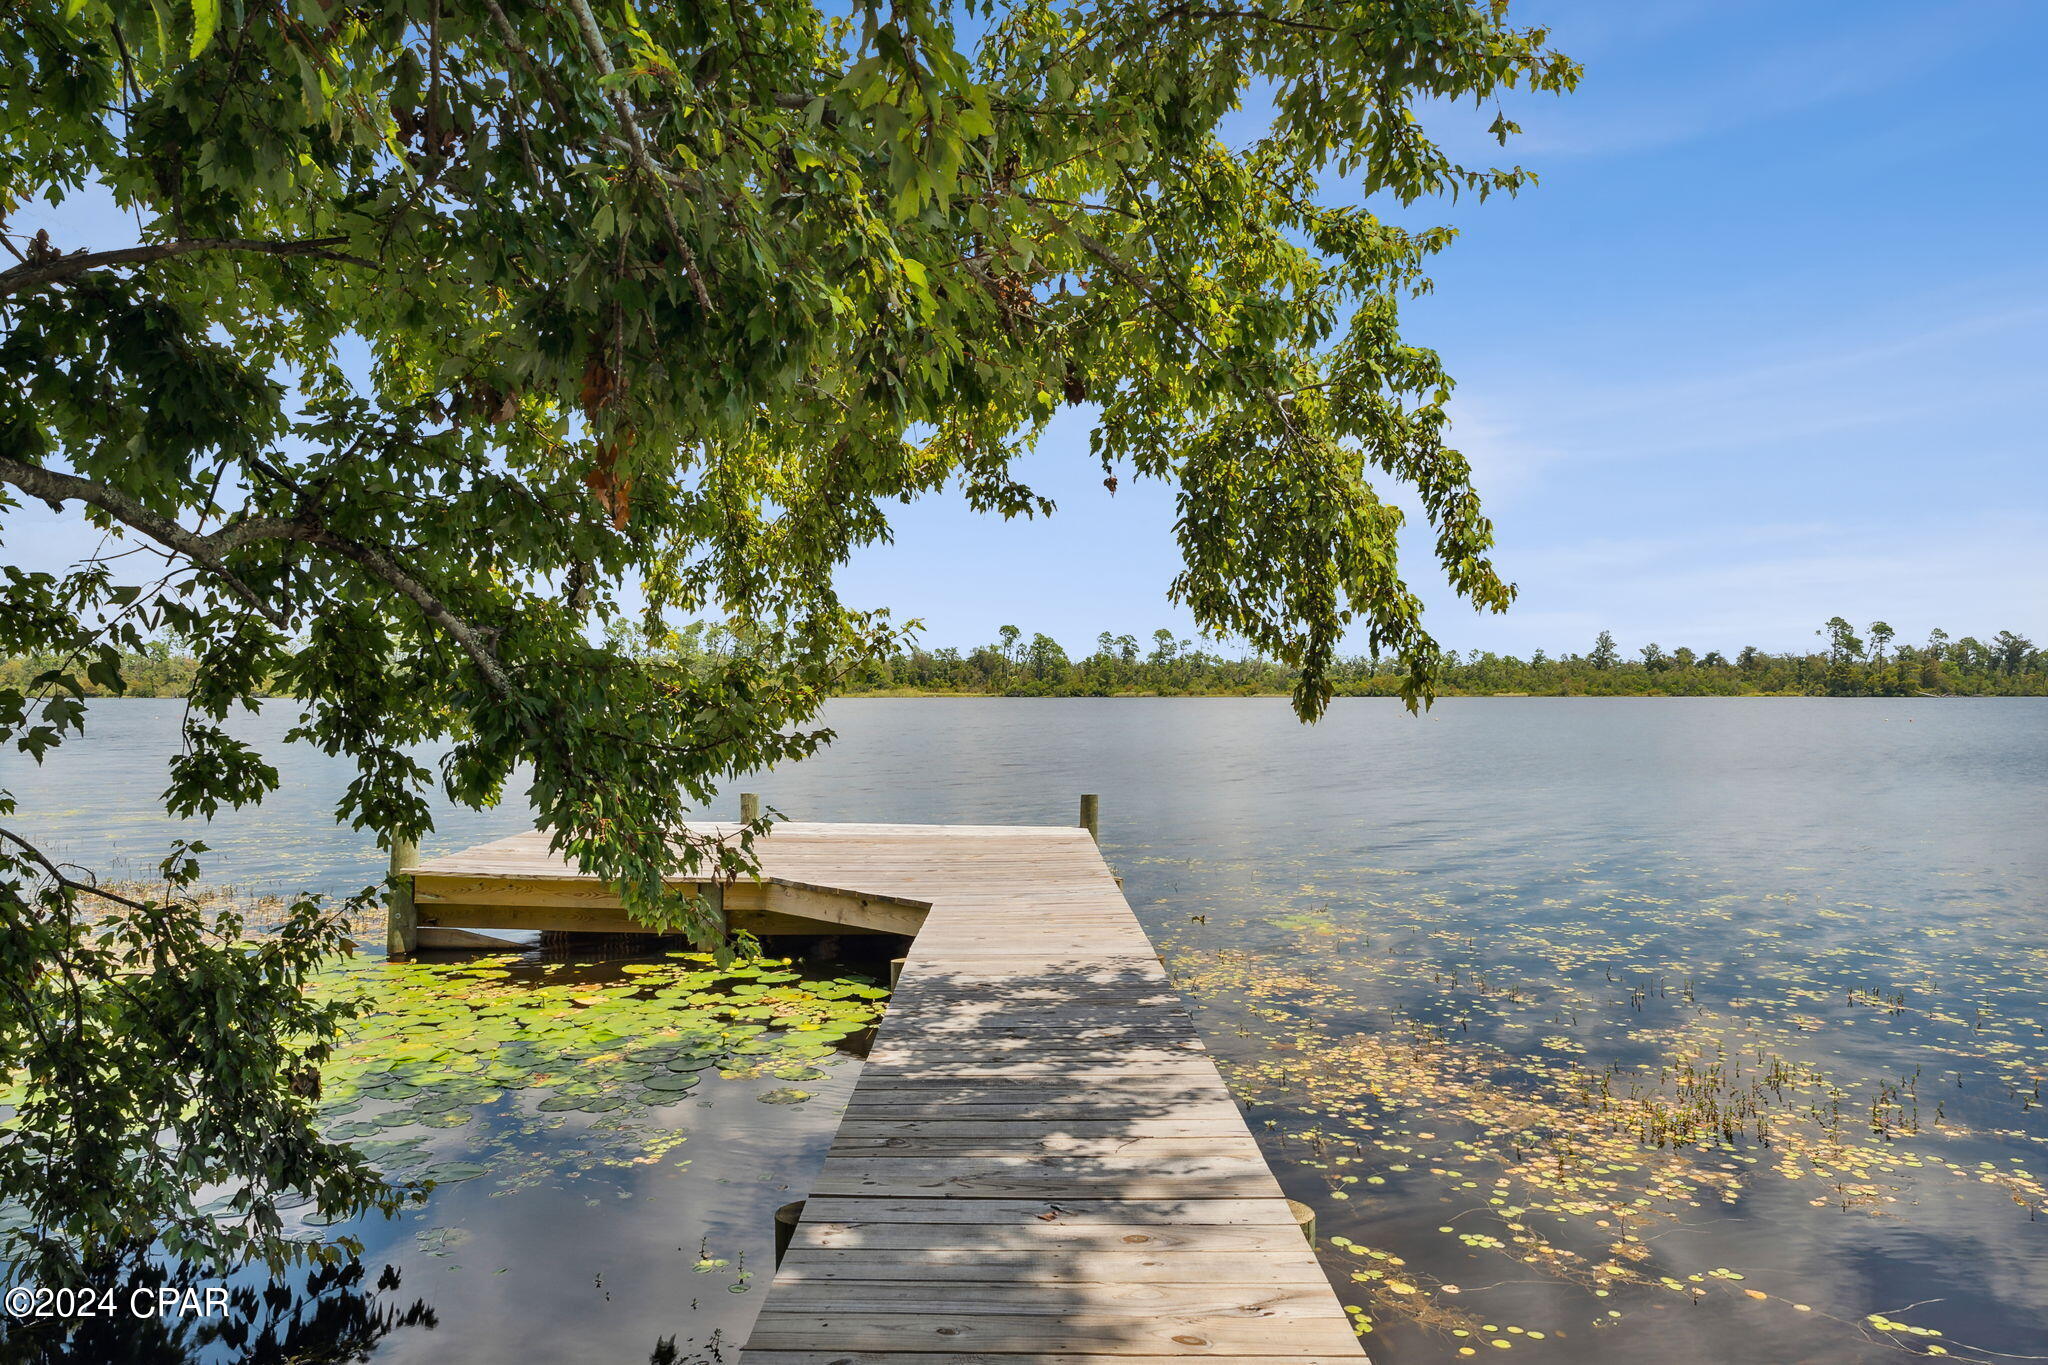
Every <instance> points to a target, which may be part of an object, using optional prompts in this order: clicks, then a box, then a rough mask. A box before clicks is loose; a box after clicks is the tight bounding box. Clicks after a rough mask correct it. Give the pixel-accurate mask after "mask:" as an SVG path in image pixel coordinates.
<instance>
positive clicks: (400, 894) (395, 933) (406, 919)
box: [384, 835, 420, 957]
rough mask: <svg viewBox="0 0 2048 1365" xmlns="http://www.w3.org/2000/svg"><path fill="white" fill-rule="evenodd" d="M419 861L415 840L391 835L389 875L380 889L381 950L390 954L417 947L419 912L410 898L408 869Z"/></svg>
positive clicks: (409, 952) (402, 954) (398, 954)
mask: <svg viewBox="0 0 2048 1365" xmlns="http://www.w3.org/2000/svg"><path fill="white" fill-rule="evenodd" d="M419 861H420V846H419V845H418V844H416V843H414V842H413V841H412V840H410V839H401V838H398V837H397V836H396V835H394V836H392V839H391V875H390V877H389V878H388V879H387V880H386V883H385V885H386V887H387V888H388V889H387V890H386V891H385V893H384V951H385V952H387V953H389V954H391V956H393V957H410V956H412V955H413V954H414V953H416V952H418V951H419V946H420V912H419V907H418V906H417V905H415V904H414V903H413V898H412V870H413V868H415V867H417V866H418V865H419Z"/></svg>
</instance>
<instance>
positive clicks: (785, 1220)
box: [775, 1199, 804, 1265]
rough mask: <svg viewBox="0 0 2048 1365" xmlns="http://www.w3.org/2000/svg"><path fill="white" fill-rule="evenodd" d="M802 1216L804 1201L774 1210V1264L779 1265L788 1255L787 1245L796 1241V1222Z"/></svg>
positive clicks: (797, 1201)
mask: <svg viewBox="0 0 2048 1365" xmlns="http://www.w3.org/2000/svg"><path fill="white" fill-rule="evenodd" d="M803 1216H804V1201H803V1200H801V1199H799V1200H796V1201H795V1202H793V1203H789V1204H784V1205H783V1206H782V1207H781V1208H779V1209H777V1210H775V1264H777V1265H781V1264H782V1258H783V1257H784V1256H786V1255H788V1254H789V1244H790V1243H791V1242H792V1241H794V1240H796V1225H797V1222H798V1221H799V1220H800V1219H802V1217H803Z"/></svg>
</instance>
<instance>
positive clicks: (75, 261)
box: [0, 237, 377, 299]
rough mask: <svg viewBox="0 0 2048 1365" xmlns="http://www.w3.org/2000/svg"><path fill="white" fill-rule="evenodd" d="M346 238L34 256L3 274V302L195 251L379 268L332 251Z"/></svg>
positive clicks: (211, 242)
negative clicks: (94, 273)
mask: <svg viewBox="0 0 2048 1365" xmlns="http://www.w3.org/2000/svg"><path fill="white" fill-rule="evenodd" d="M347 240H348V239H347V238H346V237H308V238H305V239H304V240H302V241H296V242H266V241H258V240H255V239H252V238H246V237H184V238H180V239H179V240H177V241H174V242H152V243H150V244H149V245H147V246H127V247H121V248H119V249H118V250H114V251H74V252H72V253H71V254H70V255H68V256H56V257H51V258H44V259H41V260H38V259H36V258H35V257H33V256H31V257H30V258H29V259H28V260H25V261H23V262H22V263H21V264H20V265H16V266H10V267H8V268H7V269H6V270H0V299H4V298H6V297H8V296H9V295H11V294H18V293H20V292H22V291H23V290H25V289H41V288H43V287H44V286H46V285H51V284H57V283H59V282H61V281H64V280H68V279H71V278H72V277H73V276H76V275H83V274H84V273H86V272H87V271H89V270H99V269H103V268H105V267H107V266H116V265H141V264H144V263H146V262H149V261H161V260H165V259H167V258H169V257H172V256H187V255H190V254H191V253H193V252H195V251H249V252H256V253H258V254H260V255H264V256H310V257H313V258H314V259H316V260H322V261H343V262H346V263H347V264H349V265H363V266H369V267H370V268H371V269H373V270H374V269H376V268H377V263H376V262H375V261H372V260H367V259H365V258H363V257H361V256H351V255H349V254H347V253H346V252H341V251H330V250H328V248H329V247H332V246H336V245H338V244H340V243H342V242H345V241H347Z"/></svg>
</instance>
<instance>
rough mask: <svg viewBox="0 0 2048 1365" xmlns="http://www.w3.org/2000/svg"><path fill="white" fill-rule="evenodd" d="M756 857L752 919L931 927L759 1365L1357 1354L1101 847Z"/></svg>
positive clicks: (749, 1357) (877, 834) (974, 846)
mask: <svg viewBox="0 0 2048 1365" xmlns="http://www.w3.org/2000/svg"><path fill="white" fill-rule="evenodd" d="M521 839H523V840H525V841H527V842H526V843H525V844H524V845H523V846H522V845H520V840H507V841H501V843H500V844H498V845H486V846H485V847H484V848H481V849H475V850H471V851H470V852H469V853H467V854H461V855H457V856H456V858H454V859H446V860H436V861H435V862H430V863H424V864H421V865H420V867H419V869H418V872H419V873H420V874H421V875H422V882H421V885H422V886H426V885H429V884H430V881H431V878H432V876H433V875H435V873H436V868H437V864H439V865H440V875H443V876H452V875H456V874H461V875H464V876H468V877H470V878H472V879H474V878H476V877H477V876H478V875H479V873H480V872H484V871H487V870H488V868H489V866H490V865H491V862H492V854H493V850H498V851H499V853H500V854H501V855H502V854H504V853H509V852H513V851H514V849H515V846H518V851H521V852H523V853H526V854H531V853H533V852H534V851H536V850H535V847H534V845H535V844H536V843H537V836H521ZM756 849H757V852H758V853H759V854H760V855H761V866H762V874H763V885H764V887H765V888H766V890H765V891H764V892H763V893H762V895H763V897H764V899H763V901H762V904H763V905H764V906H767V907H770V908H772V907H774V906H776V905H777V904H780V905H781V906H782V907H783V909H782V911H781V912H780V913H790V909H789V907H791V906H792V905H795V904H797V903H798V902H797V901H796V900H793V899H790V897H798V898H802V897H808V898H810V900H809V901H806V902H804V903H805V904H809V905H811V906H812V908H818V906H819V905H821V904H822V903H823V902H824V901H825V900H830V899H837V900H838V902H839V903H840V906H841V908H842V910H844V909H845V907H849V906H858V905H866V906H869V907H871V909H870V911H869V912H867V913H871V914H873V915H875V916H877V917H880V918H882V919H888V918H889V917H890V916H895V917H896V918H895V919H894V921H893V922H894V923H897V924H901V923H903V922H904V921H903V920H902V918H901V917H902V916H903V915H904V914H905V913H906V912H908V913H910V914H913V915H916V916H918V917H919V919H920V920H921V922H919V923H917V924H916V925H915V926H914V927H915V935H916V936H915V939H914V941H913V943H912V946H911V949H910V953H909V955H908V959H907V961H906V962H905V964H904V969H903V974H902V977H901V980H900V981H899V983H898V985H897V988H896V992H895V995H894V996H893V998H892V999H891V1001H890V1005H889V1009H888V1013H887V1015H886V1017H885V1018H884V1020H883V1022H882V1025H881V1028H880V1031H879V1033H878V1035H877V1038H876V1041H875V1045H874V1048H873V1051H872V1052H871V1054H870V1056H869V1058H868V1061H867V1064H866V1066H865V1067H864V1068H863V1070H862V1072H861V1075H860V1078H859V1081H858V1082H857V1084H856V1085H855V1088H854V1091H853V1095H852V1098H851V1100H850V1101H849V1103H848V1106H847V1110H846V1114H845V1117H844V1119H843V1121H842V1122H841V1124H840V1127H839V1131H838V1133H837V1135H836V1137H835V1138H834V1141H833V1144H832V1147H831V1150H830V1153H829V1154H828V1156H827V1157H826V1160H825V1164H824V1167H823V1169H822V1170H821V1171H820V1172H819V1175H818V1178H817V1181H816V1183H815V1184H814V1185H813V1187H812V1189H811V1193H810V1197H809V1199H808V1200H807V1201H806V1203H805V1205H804V1209H803V1215H802V1219H801V1221H800V1223H799V1224H798V1226H797V1228H796V1231H795V1236H794V1238H793V1240H792V1242H791V1245H790V1248H789V1251H788V1253H787V1254H786V1255H785V1257H784V1258H783V1261H782V1264H781V1267H780V1269H779V1270H778V1272H777V1274H776V1276H775V1280H774V1283H773V1285H772V1286H771V1287H770V1289H769V1291H768V1293H767V1296H766V1301H765V1303H764V1305H763V1308H762V1311H761V1315H760V1317H759V1319H758V1320H757V1321H756V1323H755V1325H754V1329H753V1333H752V1335H751V1336H750V1337H749V1338H748V1340H747V1343H746V1346H745V1350H744V1352H743V1355H742V1359H743V1361H744V1365H1026V1363H1027V1362H1035V1363H1037V1365H1054V1363H1055V1362H1056V1363H1057V1365H1086V1362H1089V1361H1112V1360H1128V1359H1129V1358H1131V1357H1140V1356H1166V1357H1199V1358H1205V1359H1209V1360H1212V1361H1234V1362H1236V1365H1281V1363H1282V1362H1287V1365H1302V1363H1303V1362H1329V1365H1336V1362H1340V1361H1341V1362H1350V1363H1351V1365H1356V1363H1357V1362H1359V1361H1360V1360H1362V1359H1363V1358H1364V1357H1363V1353H1362V1351H1361V1350H1360V1349H1359V1345H1358V1341H1357V1338H1356V1336H1355V1335H1354V1333H1353V1331H1352V1328H1351V1326H1350V1323H1349V1321H1348V1320H1347V1318H1346V1316H1345V1314H1344V1311H1343V1309H1342V1308H1341V1307H1340V1306H1339V1305H1338V1302H1337V1298H1336V1296H1335V1294H1334V1293H1333V1292H1332V1291H1331V1288H1330V1285H1329V1281H1328V1280H1327V1279H1326V1278H1325V1276H1324V1274H1323V1272H1322V1269H1321V1268H1320V1266H1319V1265H1318V1264H1317V1261H1316V1258H1315V1255H1314V1253H1313V1252H1312V1250H1311V1249H1310V1247H1309V1245H1308V1243H1307V1241H1306V1240H1305V1239H1304V1237H1303V1236H1302V1234H1301V1232H1300V1230H1299V1229H1298V1228H1297V1226H1296V1223H1295V1219H1294V1216H1293V1214H1292V1213H1291V1211H1290V1210H1289V1207H1288V1203H1287V1199H1286V1197H1285V1196H1284V1195H1283V1194H1282V1193H1281V1190H1280V1186H1279V1184H1278V1182H1277V1181H1275V1179H1274V1177H1273V1173H1272V1171H1271V1169H1270V1168H1269V1167H1268V1166H1267V1164H1266V1161H1265V1158H1264V1156H1263V1155H1262V1154H1261V1153H1260V1151H1259V1148H1258V1144H1257V1143H1256V1141H1254V1139H1253V1138H1252V1135H1251V1132H1250V1130H1249V1129H1247V1128H1246V1126H1245V1122H1244V1119H1243V1116H1242V1115H1241V1114H1240V1113H1239V1112H1238V1109H1237V1106H1236V1104H1235V1103H1234V1102H1233V1101H1232V1100H1231V1098H1230V1095H1229V1092H1228V1091H1227V1090H1226V1089H1225V1088H1224V1085H1223V1081H1222V1078H1221V1077H1220V1076H1219V1075H1218V1073H1217V1070H1216V1065H1215V1063H1214V1061H1213V1060H1212V1059H1211V1058H1210V1056H1209V1055H1208V1053H1207V1052H1206V1051H1205V1050H1204V1048H1203V1046H1202V1043H1201V1041H1200V1039H1199V1038H1197V1036H1196V1034H1195V1030H1194V1025H1193V1022H1192V1020H1191V1019H1190V1017H1189V1015H1188V1013H1187V1010H1186V1008H1185V1007H1184V1005H1183V1003H1182V1001H1181V1000H1180V998H1179V996H1178V995H1177V994H1176V993H1175V992H1174V990H1173V988H1172V987H1171V986H1170V985H1169V984H1168V982H1167V979H1166V974H1165V972H1164V971H1163V970H1162V968H1161V967H1160V964H1159V959H1158V957H1157V955H1156V954H1155V953H1154V950H1153V948H1152V945H1151V943H1150V942H1149V940H1147V938H1146V936H1145V932H1144V930H1143V929H1142V928H1141V927H1140V926H1139V924H1138V921H1137V918H1136V916H1134V915H1133V914H1132V913H1131V909H1130V906H1129V904H1128V903H1126V901H1125V900H1124V898H1123V894H1122V892H1121V890H1120V889H1119V888H1118V885H1117V882H1116V879H1115V877H1114V876H1113V875H1112V874H1111V873H1110V870H1109V868H1108V866H1107V865H1106V864H1105V863H1104V862H1103V860H1102V857H1101V854H1100V853H1099V852H1098V851H1097V849H1096V846H1095V842H1094V840H1093V839H1092V838H1090V837H1089V835H1088V833H1087V831H1085V830H1081V829H1067V828H1057V827H1052V828H1045V827H1017V826H957V825H862V824H845V825H821V824H797V823H788V824H780V825H777V826H776V827H775V830H774V832H773V834H772V835H770V836H769V837H768V838H766V839H764V840H761V841H759V842H758V843H757V845H756ZM539 851H540V852H542V853H543V855H544V846H542V847H541V848H540V850H539ZM451 866H452V867H453V869H454V870H453V871H452V872H451V871H449V870H448V869H449V868H450V867H451ZM518 874H519V875H520V876H521V877H523V878H532V877H534V876H536V875H544V874H545V869H544V868H542V867H541V866H540V865H539V864H537V863H536V862H534V861H533V860H532V859H530V858H529V859H528V860H527V861H526V862H525V863H524V865H523V866H522V867H521V868H519V869H518ZM554 876H555V877H558V878H573V874H570V873H569V872H568V870H567V869H566V868H561V867H560V865H559V864H556V871H555V874H554ZM550 880H552V878H550ZM778 888H780V890H781V892H782V897H781V899H780V900H778ZM744 889H745V888H734V890H735V891H740V890H744ZM464 894H469V895H476V894H478V893H477V892H476V891H475V890H474V889H473V888H472V889H471V890H470V891H467V892H465V893H464ZM484 894H485V895H486V896H488V895H489V894H490V893H488V892H486V893H484ZM567 899H570V900H572V901H573V900H574V899H575V897H574V895H571V896H569V897H567ZM430 906H431V902H430V901H425V900H423V902H422V904H421V905H420V911H421V913H422V915H423V916H425V915H427V914H428V913H429V911H430ZM860 918H861V916H860V915H859V914H850V913H844V914H842V915H841V916H840V917H839V918H837V919H834V920H830V921H828V922H830V923H839V924H847V925H857V924H858V923H859V921H860ZM895 931H896V932H902V931H903V930H901V929H898V930H895Z"/></svg>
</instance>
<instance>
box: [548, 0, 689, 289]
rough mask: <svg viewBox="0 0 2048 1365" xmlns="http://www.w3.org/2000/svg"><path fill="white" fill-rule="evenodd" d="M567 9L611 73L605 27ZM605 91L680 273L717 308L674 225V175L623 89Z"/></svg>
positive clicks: (579, 6)
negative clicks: (651, 188)
mask: <svg viewBox="0 0 2048 1365" xmlns="http://www.w3.org/2000/svg"><path fill="white" fill-rule="evenodd" d="M569 9H570V12H571V13H573V14H574V15H575V16H576V27H577V31H578V32H580V33H581V34H582V36H583V46H584V47H585V48H586V49H587V50H588V51H589V53H590V60H591V61H592V62H594V63H595V64H596V66H597V69H598V71H599V73H601V74H602V75H605V76H610V75H612V74H613V73H612V54H611V50H610V49H609V48H608V47H606V46H605V41H604V30H602V29H600V28H599V27H598V26H597V19H596V17H595V16H594V15H592V14H591V12H590V6H589V5H588V4H586V3H584V0H569ZM606 94H607V95H608V96H609V98H610V101H611V106H612V112H614V113H616V114H617V115H618V116H619V126H620V127H621V128H623V129H625V132H626V144H627V151H628V153H629V155H630V156H631V157H632V159H633V164H634V165H635V166H637V167H638V168H639V169H640V170H641V171H642V172H643V173H644V174H645V175H646V176H647V177H648V178H649V179H651V180H653V181H654V185H655V203H656V204H657V206H659V208H660V209H661V221H662V226H663V227H665V228H666V229H667V230H668V238H669V244H670V245H671V246H673V247H675V249H676V254H677V255H679V256H681V257H682V258H683V273H684V274H685V275H687V276H689V279H690V288H691V290H692V291H693V292H694V293H695V294H696V295H697V306H698V307H699V308H702V309H703V310H704V311H705V312H707V313H710V312H714V311H716V310H715V309H713V308H712V306H711V294H710V292H709V291H708V290H706V289H705V287H704V272H703V271H702V270H700V269H699V268H698V266H697V253H696V252H694V251H692V250H691V249H690V244H689V243H688V242H686V241H684V240H683V230H682V228H681V227H680V226H678V225H677V223H676V215H675V210H674V208H673V207H671V206H670V204H669V202H668V192H667V185H668V183H669V181H670V180H671V179H672V178H673V177H671V176H669V175H667V174H664V173H663V171H662V170H661V168H660V167H658V166H656V165H655V164H654V157H653V156H652V155H650V154H649V152H648V150H647V138H646V136H645V135H644V134H643V133H642V132H641V131H640V121H639V120H638V119H636V118H634V117H633V106H632V105H631V104H629V103H627V101H626V96H625V92H624V91H621V90H618V89H611V90H608V91H606Z"/></svg>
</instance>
